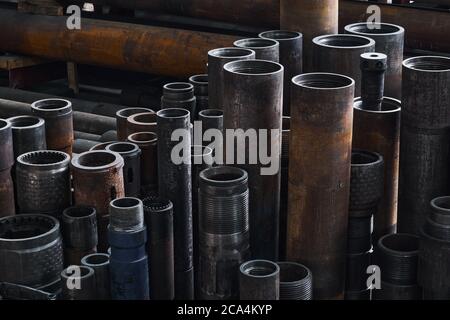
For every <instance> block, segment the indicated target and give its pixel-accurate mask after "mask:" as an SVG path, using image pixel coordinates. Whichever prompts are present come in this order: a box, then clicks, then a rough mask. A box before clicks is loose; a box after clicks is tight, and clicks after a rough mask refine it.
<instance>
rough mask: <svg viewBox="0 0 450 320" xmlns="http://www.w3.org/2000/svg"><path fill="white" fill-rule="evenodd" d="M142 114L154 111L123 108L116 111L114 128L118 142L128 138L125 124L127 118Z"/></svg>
mask: <svg viewBox="0 0 450 320" xmlns="http://www.w3.org/2000/svg"><path fill="white" fill-rule="evenodd" d="M143 112H154V111H153V110H152V109H148V108H125V109H121V110H119V111H117V113H116V127H117V139H118V140H119V141H125V140H126V139H127V137H128V136H129V135H128V123H127V119H128V117H129V116H132V115H134V114H137V113H143Z"/></svg>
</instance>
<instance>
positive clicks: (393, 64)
mask: <svg viewBox="0 0 450 320" xmlns="http://www.w3.org/2000/svg"><path fill="white" fill-rule="evenodd" d="M345 32H347V33H351V34H356V35H360V36H365V37H368V38H371V39H373V40H375V51H376V52H379V53H384V54H386V56H387V69H386V82H385V90H384V91H385V95H386V96H387V97H392V98H395V99H401V97H402V62H403V47H404V42H405V29H404V28H403V27H400V26H397V25H395V24H390V23H378V24H372V23H371V24H370V25H369V23H368V22H362V23H353V24H350V25H347V26H345Z"/></svg>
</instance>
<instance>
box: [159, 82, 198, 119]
mask: <svg viewBox="0 0 450 320" xmlns="http://www.w3.org/2000/svg"><path fill="white" fill-rule="evenodd" d="M196 106H197V99H196V98H195V95H194V86H193V85H192V84H190V83H188V82H172V83H167V84H165V85H164V87H163V96H162V97H161V108H162V109H166V108H180V109H185V110H187V111H189V113H190V114H191V121H194V119H195V117H196V114H197V110H196Z"/></svg>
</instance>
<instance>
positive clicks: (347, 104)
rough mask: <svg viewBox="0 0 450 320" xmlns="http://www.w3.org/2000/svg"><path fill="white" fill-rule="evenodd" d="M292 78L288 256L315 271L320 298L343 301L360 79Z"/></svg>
mask: <svg viewBox="0 0 450 320" xmlns="http://www.w3.org/2000/svg"><path fill="white" fill-rule="evenodd" d="M292 82H293V84H292V100H291V101H292V103H291V107H292V109H291V138H290V145H291V146H296V148H290V150H289V204H288V207H289V211H288V224H287V225H288V233H287V259H288V260H289V261H293V262H299V263H302V264H304V265H307V266H308V267H309V268H310V269H311V271H312V273H313V274H314V297H315V299H342V298H343V294H344V280H345V254H346V245H347V243H346V242H347V240H346V239H347V223H348V207H349V195H350V194H349V193H350V192H349V191H350V160H351V143H352V123H353V117H352V115H353V110H352V107H353V96H354V86H355V82H354V80H353V79H351V78H349V77H346V76H343V75H337V74H330V73H309V74H303V75H299V76H297V77H294V78H293V79H292ZM324 159H325V160H324Z"/></svg>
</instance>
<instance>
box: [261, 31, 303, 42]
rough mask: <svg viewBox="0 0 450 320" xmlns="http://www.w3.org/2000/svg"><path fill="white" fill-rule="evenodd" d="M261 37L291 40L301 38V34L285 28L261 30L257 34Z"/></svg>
mask: <svg viewBox="0 0 450 320" xmlns="http://www.w3.org/2000/svg"><path fill="white" fill-rule="evenodd" d="M259 36H260V37H262V38H269V39H273V40H291V39H296V38H301V37H302V34H301V33H300V32H295V31H287V30H271V31H265V32H261V33H260V34H259Z"/></svg>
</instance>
